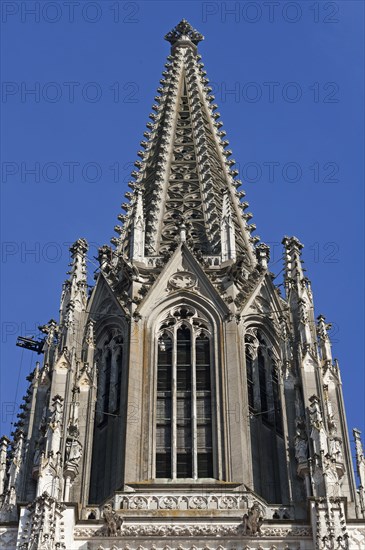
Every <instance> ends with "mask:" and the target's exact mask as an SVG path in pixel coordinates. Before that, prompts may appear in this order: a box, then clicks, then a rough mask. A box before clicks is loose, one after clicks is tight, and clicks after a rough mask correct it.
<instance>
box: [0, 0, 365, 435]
mask: <svg viewBox="0 0 365 550" xmlns="http://www.w3.org/2000/svg"><path fill="white" fill-rule="evenodd" d="M35 4H38V6H39V11H38V12H37V11H36V13H31V12H30V10H32V8H34V6H35ZM55 4H56V5H57V6H58V8H57V9H56V7H55ZM1 8H2V21H3V22H2V79H3V88H2V104H1V107H2V116H3V119H2V138H3V139H2V150H1V153H2V182H1V194H2V241H3V244H2V264H1V267H2V282H3V290H2V324H1V329H2V359H1V361H2V362H1V372H2V383H1V391H2V393H1V399H2V409H1V411H2V414H1V422H2V425H1V430H0V431H1V433H9V432H10V422H11V421H12V420H13V418H12V410H13V403H14V402H18V403H19V401H20V399H21V397H22V395H23V394H24V392H25V388H26V383H25V377H26V375H27V374H28V373H29V371H30V370H31V369H32V368H34V364H35V360H36V359H37V356H36V355H35V354H34V353H31V352H29V351H24V352H23V351H22V350H21V349H19V348H16V347H15V341H16V337H17V336H18V335H25V334H36V333H37V330H36V327H37V326H38V325H39V324H44V323H46V322H47V321H48V320H49V319H50V318H56V319H57V318H58V308H59V299H60V291H61V285H62V282H63V280H64V279H65V277H66V275H65V274H66V271H67V270H68V262H69V255H68V244H69V243H72V242H73V241H75V240H76V239H77V238H79V237H85V238H86V239H87V240H88V241H89V242H90V243H91V249H90V254H89V257H90V262H89V268H90V274H91V276H90V280H92V273H93V270H94V269H95V268H96V267H97V266H96V263H95V260H94V259H93V256H95V255H96V249H97V247H98V246H100V245H102V244H104V243H108V242H109V239H110V237H111V236H112V235H113V226H114V225H115V223H118V222H117V219H116V218H117V215H118V213H120V211H121V210H120V203H121V202H123V199H124V192H125V191H126V190H127V187H126V183H127V181H128V179H129V174H130V171H131V170H132V169H133V167H132V163H133V162H134V160H136V159H137V155H136V152H137V150H138V149H139V148H140V147H139V142H140V140H141V139H143V137H142V134H143V132H144V131H145V130H146V128H145V124H146V122H147V121H148V114H149V113H150V108H151V105H152V103H153V98H154V96H155V95H156V89H157V87H158V83H159V79H160V78H161V73H162V70H163V65H164V63H165V59H166V56H167V55H168V54H169V44H168V43H167V42H165V41H164V40H163V36H164V34H165V33H166V32H167V31H169V30H170V29H171V28H172V27H173V26H175V24H176V23H178V21H179V20H180V19H181V18H183V17H185V18H186V19H188V20H189V21H190V23H191V24H192V25H193V26H194V27H196V28H197V29H198V30H199V31H200V32H201V33H203V34H204V35H205V38H206V39H205V41H204V42H203V43H201V44H200V46H199V49H200V53H201V54H202V55H203V61H204V62H205V64H206V69H207V71H208V77H209V78H210V80H211V81H212V87H213V93H214V95H215V96H216V103H218V106H219V111H220V112H221V114H222V120H223V122H224V128H225V129H226V131H227V138H228V139H229V140H230V147H231V148H232V150H233V156H234V158H235V159H236V160H237V162H238V163H239V169H240V172H241V174H240V175H241V179H243V181H244V187H243V188H244V189H245V190H246V193H247V197H246V198H247V200H248V201H249V202H250V209H249V210H250V211H252V212H253V214H254V218H253V220H252V221H253V222H254V223H256V225H257V234H259V235H260V236H261V238H262V240H263V241H264V242H267V243H269V244H271V246H272V256H273V258H272V267H271V268H272V271H274V272H275V273H278V272H279V271H280V270H281V269H282V261H281V245H280V244H279V243H281V240H282V237H283V236H284V235H296V236H297V237H298V238H299V239H300V240H301V241H302V242H303V243H304V245H305V248H304V255H303V256H304V260H305V265H306V268H307V274H308V276H309V278H310V279H311V280H312V284H313V290H314V300H315V306H316V314H317V315H318V314H320V313H323V314H324V315H325V316H326V318H327V321H328V322H331V323H333V330H332V334H333V339H334V345H333V353H334V356H335V357H338V359H339V361H340V367H341V372H342V380H343V385H344V396H345V403H346V406H347V417H348V423H349V427H350V429H351V428H352V427H353V426H358V427H359V428H360V429H361V428H362V429H364V345H363V334H364V326H363V313H364V299H363V298H364V297H363V291H364V285H363V276H364V257H363V221H364V217H363V211H364V196H363V194H364V186H363V181H364V173H363V151H364V139H363V138H364V133H363V130H364V108H363V91H364V89H363V84H364V83H363V75H362V71H363V47H364V23H363V21H364V13H363V9H364V4H363V2H361V1H346V2H322V1H319V2H315V1H312V0H311V1H308V2H307V1H301V2H289V3H288V2H280V3H279V5H277V2H269V3H265V2H240V3H239V2H225V3H224V2H222V3H220V2H171V3H170V2H117V1H116V0H113V1H108V0H103V1H96V2H88V1H82V0H80V1H79V2H78V3H77V2H76V3H75V4H74V5H73V6H71V5H68V4H67V2H66V3H64V2H61V1H60V2H57V3H55V2H32V1H30V0H29V1H28V2H12V1H9V2H5V1H3V2H2V3H1ZM232 8H235V12H234V13H232V12H229V10H232ZM36 9H37V7H36ZM32 89H33V90H35V92H34V93H33V94H32V93H30V90H32ZM233 90H234V93H229V92H230V91H231V92H232V91H233ZM31 169H33V170H35V173H34V172H33V173H31V172H29V170H31ZM32 251H33V252H32ZM279 279H280V276H279V277H278V280H279ZM15 416H16V412H15Z"/></svg>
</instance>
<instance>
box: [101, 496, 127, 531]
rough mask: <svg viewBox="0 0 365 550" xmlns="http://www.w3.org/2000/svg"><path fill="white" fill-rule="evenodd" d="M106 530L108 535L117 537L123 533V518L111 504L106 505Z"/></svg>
mask: <svg viewBox="0 0 365 550" xmlns="http://www.w3.org/2000/svg"><path fill="white" fill-rule="evenodd" d="M104 522H105V526H104V532H105V536H107V537H116V536H117V535H120V534H121V528H122V525H123V518H122V517H121V516H118V514H117V513H116V512H115V511H114V510H113V509H112V507H111V505H110V504H106V505H105V506H104Z"/></svg>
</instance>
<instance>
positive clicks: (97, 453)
mask: <svg viewBox="0 0 365 550" xmlns="http://www.w3.org/2000/svg"><path fill="white" fill-rule="evenodd" d="M166 39H167V40H168V41H169V42H170V44H171V54H170V55H169V56H168V62H167V64H166V71H165V72H164V73H163V79H162V80H161V87H160V88H159V89H158V95H157V96H156V98H155V102H156V103H155V104H154V105H153V111H154V112H153V114H151V115H150V118H151V122H149V123H148V124H147V127H148V131H147V132H145V134H144V136H145V141H142V142H141V147H142V149H141V151H139V152H138V155H139V157H140V160H138V161H137V162H136V163H135V165H136V168H137V170H136V171H135V172H133V173H132V177H133V181H132V182H131V183H130V184H129V186H130V188H131V191H130V192H128V193H126V197H127V199H128V202H126V203H123V205H122V206H123V209H124V210H125V214H121V215H120V216H119V220H120V222H121V225H120V226H119V225H118V226H116V227H115V230H116V232H117V233H118V235H119V236H118V237H117V238H114V239H113V240H112V245H113V247H109V246H103V247H102V248H101V249H100V251H99V262H100V270H99V273H98V276H97V280H96V284H95V286H94V288H93V289H92V292H91V294H90V295H89V296H88V292H87V274H86V254H87V250H88V246H87V243H86V241H85V240H84V239H79V240H78V241H76V242H75V244H74V245H73V246H72V247H71V255H72V269H71V274H70V278H69V279H68V280H67V281H66V282H65V284H64V286H63V290H62V297H61V308H60V318H59V321H58V322H55V321H53V320H51V321H50V322H49V323H48V324H46V325H45V326H44V327H42V330H43V332H44V333H45V338H44V340H43V341H42V342H41V344H40V346H42V351H43V357H44V359H43V363H42V365H38V366H37V367H36V369H35V370H34V372H33V373H32V375H31V376H30V377H29V389H28V391H27V394H26V395H25V397H24V403H23V404H22V405H21V409H22V411H21V413H20V414H19V415H18V416H19V421H18V423H17V425H16V429H15V432H14V433H13V434H12V435H13V440H12V441H11V442H10V441H9V440H8V439H7V438H6V437H3V438H2V439H1V445H0V454H1V456H0V458H1V460H0V463H1V464H0V468H1V469H0V492H1V493H2V497H1V498H2V500H1V512H0V513H1V517H0V519H1V527H0V541H1V542H0V547H1V548H2V549H3V550H15V549H17V550H25V549H27V550H41V549H48V550H55V549H67V550H121V549H123V550H128V549H130V550H134V549H139V550H144V549H146V550H150V549H151V550H152V549H154V550H162V549H164V550H168V549H180V550H183V549H184V550H185V549H195V550H209V549H211V550H213V549H220V550H223V549H239V550H242V549H246V550H275V549H276V550H284V549H286V550H298V549H299V550H310V549H314V548H316V549H321V550H322V549H323V550H356V549H358V550H360V549H361V548H364V544H365V521H364V517H365V502H364V487H365V460H364V455H363V450H362V446H361V441H360V436H359V433H358V432H357V431H356V432H355V436H356V449H357V462H358V471H359V477H360V482H361V485H360V489H359V491H358V493H357V490H356V486H355V480H354V472H353V467H352V460H351V452H350V445H349V437H348V431H347V426H346V419H345V411H344V405H343V400H342V388H341V378H340V371H339V366H338V363H337V362H333V360H332V355H331V344H330V341H329V337H328V333H327V328H328V327H327V325H326V322H325V319H324V317H323V316H319V317H318V318H317V320H316V319H315V315H314V305H313V296H312V292H311V286H310V282H309V280H308V278H307V277H305V275H304V273H303V269H302V261H301V249H302V244H301V243H300V242H299V241H298V239H296V238H295V237H285V238H284V239H283V247H284V255H285V277H284V280H285V296H281V294H280V292H279V289H278V288H276V287H275V285H274V283H273V277H272V274H271V273H270V271H269V270H268V260H269V247H268V246H266V245H265V244H263V243H261V244H258V240H259V238H258V237H254V236H253V235H252V233H253V231H254V229H255V226H254V225H250V224H249V220H250V218H251V217H252V215H251V214H250V213H247V212H246V209H247V206H248V204H247V203H246V202H243V201H242V199H243V197H244V195H245V193H244V192H243V191H238V188H239V187H240V186H241V182H240V181H238V180H237V179H236V176H237V172H236V171H235V170H234V169H232V166H233V165H234V164H235V162H234V160H232V159H231V151H230V150H229V149H228V148H227V145H228V141H227V140H226V139H225V132H224V131H223V130H221V126H222V122H220V121H219V120H218V119H219V113H218V112H216V105H215V104H214V97H213V96H211V95H210V91H211V89H210V88H209V86H208V79H207V78H206V72H205V70H204V65H203V64H202V63H201V61H200V59H201V56H200V55H199V54H198V52H197V45H198V43H199V42H200V41H201V40H202V39H203V37H202V36H201V35H200V34H199V33H198V32H196V31H195V30H194V29H193V28H192V27H191V26H190V25H189V24H188V23H187V22H186V21H185V20H183V21H181V22H180V23H179V24H178V25H177V27H176V28H174V29H173V30H172V31H171V32H169V33H168V34H167V35H166ZM28 345H29V342H28Z"/></svg>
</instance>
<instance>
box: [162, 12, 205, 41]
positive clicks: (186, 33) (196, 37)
mask: <svg viewBox="0 0 365 550" xmlns="http://www.w3.org/2000/svg"><path fill="white" fill-rule="evenodd" d="M165 40H167V41H168V42H170V44H171V45H174V44H176V42H178V41H179V40H190V42H192V43H193V44H194V45H195V46H197V44H199V42H201V41H202V40H204V36H203V35H202V34H200V33H199V32H198V31H197V30H196V29H194V28H193V27H192V26H191V25H190V23H189V22H188V21H187V20H186V19H182V20H181V21H180V23H178V24H177V25H176V27H174V28H173V29H172V30H171V31H170V32H168V33H167V34H166V36H165Z"/></svg>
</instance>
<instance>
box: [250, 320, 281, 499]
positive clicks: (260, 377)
mask: <svg viewBox="0 0 365 550" xmlns="http://www.w3.org/2000/svg"><path fill="white" fill-rule="evenodd" d="M245 357H246V384H247V397H248V406H249V412H250V431H251V446H252V468H253V477H254V489H255V491H257V493H258V494H260V495H261V496H263V497H264V498H265V499H266V500H267V501H268V502H281V500H280V499H281V494H282V491H283V488H282V483H281V477H280V468H281V467H280V464H281V463H284V462H285V453H284V445H283V438H282V435H283V420H282V403H281V397H280V393H281V392H280V382H279V369H278V360H277V358H276V355H275V352H274V348H273V346H272V345H271V343H270V341H269V340H268V339H267V337H266V336H264V334H263V332H261V331H260V330H258V329H256V328H255V329H254V328H252V329H249V330H248V331H247V334H246V338H245ZM268 456H270V460H269V461H268V460H267V457H268Z"/></svg>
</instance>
